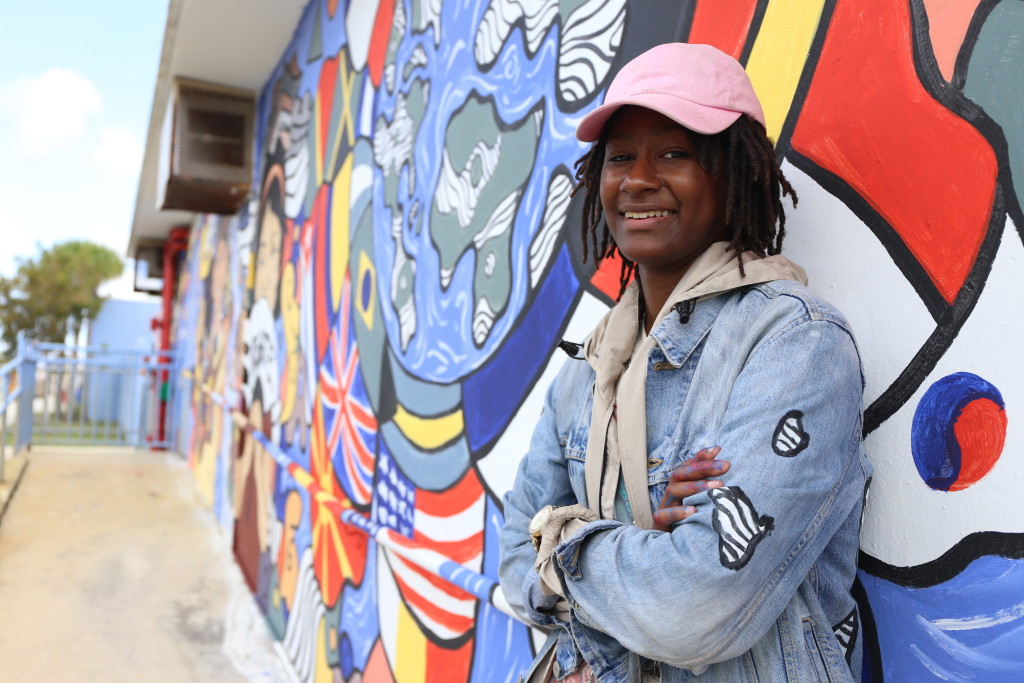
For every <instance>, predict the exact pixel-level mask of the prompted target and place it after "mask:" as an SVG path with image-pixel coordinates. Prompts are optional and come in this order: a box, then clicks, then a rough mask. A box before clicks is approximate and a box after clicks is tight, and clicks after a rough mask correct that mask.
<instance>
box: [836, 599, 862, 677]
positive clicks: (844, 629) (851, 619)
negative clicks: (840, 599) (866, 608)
mask: <svg viewBox="0 0 1024 683" xmlns="http://www.w3.org/2000/svg"><path fill="white" fill-rule="evenodd" d="M832 632H833V633H835V634H836V640H838V641H839V647H841V648H843V656H844V657H846V663H847V664H849V663H850V658H851V657H852V656H853V648H854V646H855V645H856V644H857V634H858V633H859V632H860V624H859V623H858V621H857V608H856V607H854V608H853V609H852V610H850V613H849V614H847V615H846V618H845V619H843V620H842V621H840V622H839V623H838V624H836V625H835V626H833V627H832Z"/></svg>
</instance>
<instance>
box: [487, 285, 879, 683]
mask: <svg viewBox="0 0 1024 683" xmlns="http://www.w3.org/2000/svg"><path fill="white" fill-rule="evenodd" d="M651 334H652V335H653V336H654V337H655V340H656V345H655V346H654V348H653V349H652V351H651V352H650V354H649V355H648V357H647V377H646V409H647V451H648V462H647V464H648V487H649V491H650V502H651V507H652V509H655V508H657V507H658V504H659V502H660V501H661V498H662V496H663V494H664V490H665V486H666V485H667V482H668V479H669V476H670V473H671V471H672V469H673V468H674V467H675V466H677V465H679V464H680V463H681V462H682V461H683V460H685V459H687V458H689V457H691V456H692V455H694V454H695V453H696V452H697V451H698V450H700V449H702V448H705V447H710V446H714V445H718V446H721V448H722V451H721V455H720V456H719V457H721V458H725V459H727V460H729V461H730V463H731V468H730V470H729V472H727V473H726V474H724V475H723V476H722V477H721V479H722V481H723V483H724V486H723V488H721V489H715V490H711V491H706V492H703V493H700V494H697V495H695V496H690V497H688V498H687V499H686V503H687V504H688V505H694V506H696V509H697V512H696V513H695V514H693V515H691V516H690V517H688V518H687V519H685V520H683V521H682V522H679V523H677V524H676V525H675V527H674V528H673V529H672V531H671V532H664V531H649V530H643V529H640V528H638V527H636V526H632V525H626V524H623V523H621V522H617V521H614V520H598V521H595V522H590V523H588V524H586V525H585V526H583V528H582V529H581V530H579V531H578V532H577V533H575V534H574V535H572V536H571V537H570V538H569V539H568V540H566V541H564V542H563V543H562V544H561V545H559V546H558V547H557V548H556V550H555V564H556V573H557V575H558V577H559V580H560V581H561V585H562V589H563V593H564V595H565V597H566V600H567V601H568V604H569V607H570V612H569V621H568V623H566V622H563V621H560V620H558V619H556V618H555V617H554V616H553V615H552V613H551V610H552V608H553V607H554V604H555V602H556V600H557V599H558V596H557V595H549V594H546V593H545V592H544V591H543V590H541V586H540V582H539V578H538V576H537V573H536V571H535V570H534V567H533V565H534V559H535V557H536V555H535V551H534V549H533V546H532V544H531V541H530V537H529V534H528V532H527V527H528V525H529V522H530V520H531V518H532V517H533V515H534V514H535V513H536V511H537V510H539V509H540V508H541V507H543V506H545V505H549V504H553V505H571V504H574V503H582V504H584V505H586V504H587V500H586V496H587V494H586V485H585V481H584V463H585V459H586V452H587V440H588V434H589V427H590V419H591V406H592V392H593V387H594V380H595V375H594V371H593V370H592V369H591V367H590V365H589V364H588V363H587V362H585V361H580V360H570V361H567V362H566V364H565V366H564V367H563V368H562V370H561V372H560V373H559V375H558V376H557V378H556V379H555V381H554V382H553V383H552V386H551V388H550V389H549V391H548V393H547V398H546V401H545V406H544V410H543V413H542V415H541V418H540V421H539V423H538V425H537V428H536V430H535V431H534V434H533V437H532V440H531V443H530V448H529V451H528V452H527V454H526V456H525V457H524V458H523V460H522V462H521V463H520V466H519V471H518V474H517V476H516V480H515V484H514V486H513V488H512V490H511V491H510V492H509V493H508V494H506V496H505V500H504V507H505V527H504V528H503V530H502V534H501V550H502V559H501V566H500V569H499V573H500V578H501V585H502V589H503V592H504V594H505V597H506V599H507V600H508V602H509V604H510V605H511V606H512V608H513V609H514V610H515V611H516V613H517V614H518V615H520V618H522V619H523V620H524V621H526V622H527V623H532V624H535V625H537V626H540V627H541V628H544V629H550V630H552V635H551V639H552V640H554V641H556V642H553V643H552V644H553V646H554V647H555V648H556V666H555V676H556V677H557V678H562V677H564V676H565V675H567V674H568V673H571V672H573V671H575V670H576V669H578V668H579V667H580V666H581V665H582V664H583V662H584V661H586V662H587V663H589V664H590V666H591V667H592V669H593V670H594V673H595V674H596V675H597V676H598V678H599V680H601V681H610V682H618V681H638V680H640V677H641V674H642V672H656V675H657V674H660V677H661V680H662V681H663V683H672V682H674V681H692V680H698V681H729V682H732V681H773V682H774V681H818V680H821V681H848V680H852V679H859V677H860V652H861V647H860V646H861V638H860V620H859V617H858V613H857V607H856V604H855V603H854V600H853V598H852V597H851V595H850V588H851V586H852V584H853V580H854V576H855V569H856V558H857V550H858V535H859V529H860V515H861V506H862V499H863V493H864V489H865V485H866V482H867V479H868V477H869V475H870V465H869V464H868V462H867V460H866V459H865V458H864V456H863V452H862V447H861V430H862V426H861V418H862V390H863V378H862V374H861V369H860V360H859V357H858V354H857V349H856V346H855V344H854V341H853V338H852V336H851V333H850V330H849V327H848V324H847V322H846V320H845V319H844V318H843V317H842V315H841V314H840V313H839V312H838V311H837V310H836V309H834V308H833V307H832V306H831V305H829V304H828V303H826V302H824V301H822V300H821V299H818V298H816V297H815V296H813V295H812V294H811V293H810V292H809V291H808V290H807V289H806V288H804V287H803V286H802V285H801V284H799V283H797V282H791V281H783V280H776V281H772V282H766V283H761V284H757V285H753V286H749V287H744V288H741V289H736V290H732V291H729V292H726V293H723V294H720V295H718V296H714V297H712V298H710V299H706V300H704V301H701V302H699V303H698V304H697V305H696V307H695V309H694V310H693V311H692V313H691V314H690V316H689V320H688V321H687V322H685V323H684V322H682V319H681V317H677V316H674V315H672V316H667V317H665V318H664V320H662V322H661V323H660V324H659V325H658V326H657V327H655V329H653V330H652V331H651Z"/></svg>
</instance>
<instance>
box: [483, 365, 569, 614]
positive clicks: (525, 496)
mask: <svg viewBox="0 0 1024 683" xmlns="http://www.w3.org/2000/svg"><path fill="white" fill-rule="evenodd" d="M582 365H585V363H582V362H581V361H573V360H570V361H567V362H566V365H565V366H564V367H563V368H562V370H561V371H560V372H559V374H558V376H557V377H556V378H555V381H554V382H552V383H551V387H550V388H549V389H548V391H547V394H546V397H545V401H544V408H543V411H542V412H541V417H540V420H539V421H538V423H537V427H536V428H535V429H534V432H533V437H532V438H531V440H530V447H529V449H528V451H527V453H526V455H525V456H524V457H523V459H522V460H521V461H520V463H519V469H518V471H517V473H516V479H515V483H514V484H513V486H512V489H511V490H510V491H509V492H508V493H506V494H505V498H504V508H505V510H504V512H505V524H504V526H503V527H502V529H501V536H500V538H501V563H500V565H499V567H498V576H499V579H500V581H501V590H502V593H504V595H505V599H506V600H507V601H508V604H509V606H511V607H512V609H513V611H515V613H516V614H517V615H518V616H519V618H520V619H522V620H523V621H524V622H526V623H528V624H531V623H532V624H536V625H538V626H542V627H553V626H556V625H558V623H559V620H558V619H557V618H556V617H555V616H554V615H553V613H552V611H553V610H554V608H555V605H556V604H557V602H558V601H559V600H560V599H561V596H559V595H557V594H555V595H552V594H550V593H549V592H546V591H543V590H542V588H541V583H540V577H539V576H538V574H537V571H536V570H535V569H534V562H535V561H536V558H537V553H536V551H535V550H534V547H533V543H532V541H531V539H530V534H529V532H528V527H529V524H530V520H531V519H533V516H534V515H535V514H536V513H537V511H538V510H540V509H541V508H542V507H544V506H545V505H572V504H574V503H576V502H577V500H576V496H575V494H574V493H573V490H572V487H571V485H570V483H569V474H568V470H567V464H566V460H565V455H564V453H563V447H562V444H563V443H564V434H565V432H566V431H567V429H568V420H569V419H570V418H571V417H572V415H573V413H574V412H575V410H576V409H577V408H578V405H579V396H578V395H576V394H574V392H567V391H564V390H560V387H563V385H564V384H566V383H571V384H575V383H576V382H575V381H574V380H578V377H577V375H578V374H579V372H580V371H581V370H583V368H582V367H581V366H582Z"/></svg>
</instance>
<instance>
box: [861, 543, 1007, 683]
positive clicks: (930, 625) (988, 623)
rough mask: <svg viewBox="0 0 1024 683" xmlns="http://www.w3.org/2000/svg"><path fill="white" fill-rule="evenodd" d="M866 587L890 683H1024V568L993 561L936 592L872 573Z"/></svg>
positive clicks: (978, 563)
mask: <svg viewBox="0 0 1024 683" xmlns="http://www.w3.org/2000/svg"><path fill="white" fill-rule="evenodd" d="M860 580H861V582H862V583H863V585H864V590H865V591H866V592H867V595H868V600H869V602H870V603H871V610H872V612H873V614H874V618H875V627H876V629H877V631H878V647H879V649H880V650H881V661H882V673H883V675H884V680H886V681H924V680H950V681H960V680H971V681H1010V680H1021V678H1022V667H1021V662H1022V661H1024V560H1014V559H1007V558H1005V557H998V556H993V555H986V556H983V557H980V558H978V559H976V560H974V561H973V562H972V563H970V564H969V565H967V567H966V568H965V569H964V571H962V572H961V573H960V574H958V575H957V576H955V577H954V578H952V579H950V580H949V581H946V582H944V583H940V584H937V585H935V586H929V587H928V588H908V587H905V586H900V585H897V584H895V583H892V582H890V581H886V580H885V579H881V578H877V577H874V576H871V575H870V574H866V573H864V572H860ZM866 678H867V677H866Z"/></svg>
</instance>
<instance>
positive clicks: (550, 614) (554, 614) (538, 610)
mask: <svg viewBox="0 0 1024 683" xmlns="http://www.w3.org/2000/svg"><path fill="white" fill-rule="evenodd" d="M523 596H524V598H525V599H524V600H523V610H524V611H525V612H526V616H527V617H529V619H530V621H532V622H533V623H534V624H536V625H538V626H543V627H547V628H552V627H555V626H559V625H561V624H563V623H564V622H566V621H568V617H566V618H565V619H561V618H559V614H561V613H562V612H563V611H564V612H565V613H566V614H567V613H568V605H567V604H566V602H565V600H564V599H563V598H561V597H560V596H558V595H552V594H550V593H548V592H546V591H545V590H544V589H543V587H542V586H541V580H540V576H538V575H537V572H531V571H528V572H526V575H525V576H524V577H523ZM559 603H562V605H559Z"/></svg>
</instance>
